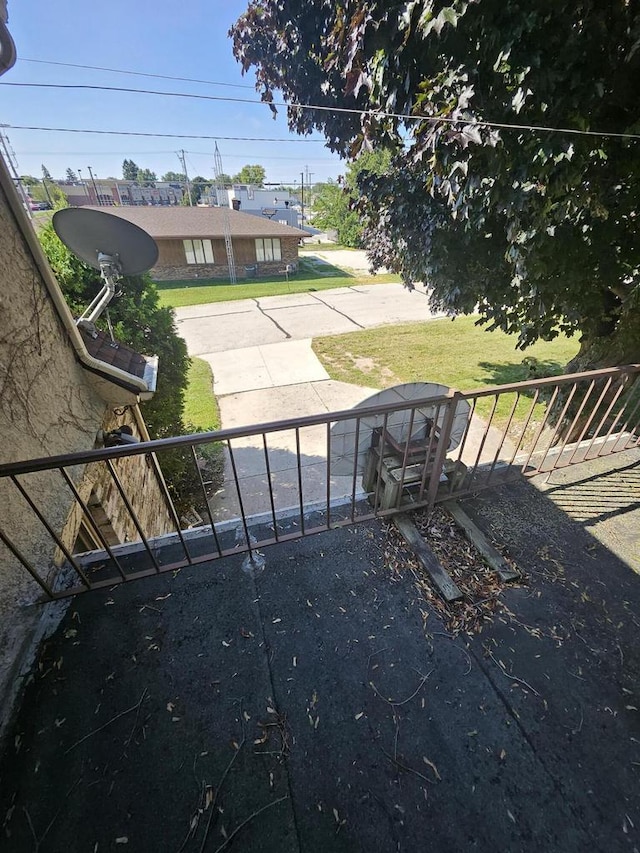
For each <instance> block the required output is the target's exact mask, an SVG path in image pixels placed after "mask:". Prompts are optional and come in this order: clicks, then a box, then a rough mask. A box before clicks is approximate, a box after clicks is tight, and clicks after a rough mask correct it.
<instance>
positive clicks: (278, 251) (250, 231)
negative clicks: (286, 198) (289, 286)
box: [95, 207, 308, 281]
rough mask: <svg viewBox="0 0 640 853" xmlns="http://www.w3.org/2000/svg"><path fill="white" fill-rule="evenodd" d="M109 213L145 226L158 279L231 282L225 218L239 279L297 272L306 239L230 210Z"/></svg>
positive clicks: (288, 228)
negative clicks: (155, 251) (154, 245)
mask: <svg viewBox="0 0 640 853" xmlns="http://www.w3.org/2000/svg"><path fill="white" fill-rule="evenodd" d="M95 209H96V210H98V209H100V208H95ZM108 212H109V213H110V214H112V215H114V216H120V217H121V218H122V219H126V220H127V221H128V222H133V223H134V225H138V226H139V227H140V228H143V229H144V230H145V231H146V232H147V233H148V234H150V235H151V236H152V237H153V239H154V240H155V241H156V243H157V245H158V251H159V255H158V262H157V264H156V266H155V267H153V269H152V270H151V277H152V278H154V279H155V280H156V281H174V280H180V279H191V278H192V279H198V278H219V279H226V278H229V266H228V263H227V250H226V247H225V238H224V232H225V217H226V222H227V224H228V228H229V233H230V235H231V243H232V246H233V255H234V260H235V264H236V275H237V277H238V278H239V279H243V278H250V277H251V278H253V277H256V276H257V277H261V276H268V275H274V274H279V273H284V272H285V270H286V268H287V267H293V268H294V269H295V268H296V267H297V265H298V246H299V243H300V240H301V239H303V238H304V237H308V234H307V233H306V232H305V231H302V230H300V229H299V228H292V227H291V226H289V225H283V224H282V223H280V222H275V221H273V220H272V219H269V218H267V217H264V218H261V217H259V216H251V215H250V214H248V213H242V212H241V211H239V210H232V209H229V208H219V207H110V208H109V211H108Z"/></svg>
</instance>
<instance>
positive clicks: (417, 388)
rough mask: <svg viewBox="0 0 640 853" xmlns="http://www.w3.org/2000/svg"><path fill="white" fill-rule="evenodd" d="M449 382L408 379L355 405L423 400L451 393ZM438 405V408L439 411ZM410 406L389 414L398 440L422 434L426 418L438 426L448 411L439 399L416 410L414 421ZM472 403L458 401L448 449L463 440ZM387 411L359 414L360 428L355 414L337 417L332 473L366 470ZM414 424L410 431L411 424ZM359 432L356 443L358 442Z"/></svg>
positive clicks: (388, 424)
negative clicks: (437, 401)
mask: <svg viewBox="0 0 640 853" xmlns="http://www.w3.org/2000/svg"><path fill="white" fill-rule="evenodd" d="M449 390H450V389H449V387H448V386H447V385H438V384H436V383H435V382H409V383H407V384H405V385H395V386H393V387H392V388H385V390H384V391H379V392H378V393H377V394H373V395H372V396H371V397H367V398H366V400H363V401H362V402H360V403H358V404H357V405H356V406H354V410H357V409H366V408H369V407H372V406H381V405H384V404H386V403H397V404H398V406H401V405H403V404H406V403H409V404H411V403H412V402H413V401H415V400H424V399H426V398H428V397H442V396H444V395H445V394H447V393H448V391H449ZM438 409H439V411H438ZM411 411H412V409H411V407H410V406H409V407H408V408H404V409H399V410H398V411H395V412H390V413H389V414H388V415H387V431H388V432H389V433H390V434H391V435H392V436H393V437H394V438H395V439H396V441H398V442H402V443H404V442H406V441H409V440H410V439H414V440H415V439H418V438H422V437H423V436H424V434H425V427H426V425H427V421H430V422H432V423H433V422H435V424H436V426H440V427H441V426H442V423H443V421H444V415H445V406H444V405H443V404H440V405H439V406H438V404H437V403H434V404H432V405H428V404H427V405H425V406H420V407H419V408H418V409H416V411H415V415H414V416H413V423H411ZM470 412H471V407H470V405H469V403H468V402H467V401H466V400H459V401H458V402H457V404H456V410H455V415H454V418H453V426H452V429H451V438H450V441H449V447H448V448H447V450H448V451H451V450H454V449H455V448H456V447H457V446H458V445H459V444H460V442H461V441H462V438H463V436H464V434H465V430H466V429H467V424H468V423H469V414H470ZM384 419H385V416H384V414H379V415H368V416H366V417H363V418H360V419H359V421H360V428H359V429H358V428H357V423H358V421H357V420H356V418H353V419H352V420H347V421H338V422H337V423H336V424H334V426H333V427H332V428H331V472H332V474H336V475H340V474H344V475H352V474H353V473H354V467H355V470H356V471H357V472H359V473H363V471H364V466H365V462H366V457H367V450H368V449H369V448H370V447H371V439H372V434H373V430H374V429H376V427H382V426H384ZM410 425H411V435H409V426H410ZM356 435H357V443H356Z"/></svg>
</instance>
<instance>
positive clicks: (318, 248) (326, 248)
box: [300, 237, 351, 252]
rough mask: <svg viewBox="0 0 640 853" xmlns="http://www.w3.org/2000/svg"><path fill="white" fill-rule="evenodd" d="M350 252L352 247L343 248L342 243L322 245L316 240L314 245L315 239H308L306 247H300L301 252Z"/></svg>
mask: <svg viewBox="0 0 640 853" xmlns="http://www.w3.org/2000/svg"><path fill="white" fill-rule="evenodd" d="M338 251H340V252H342V251H344V252H349V251H351V247H350V246H341V245H340V243H322V242H320V241H319V240H316V242H315V243H314V241H313V237H308V238H307V242H305V244H304V246H301V247H300V252H338Z"/></svg>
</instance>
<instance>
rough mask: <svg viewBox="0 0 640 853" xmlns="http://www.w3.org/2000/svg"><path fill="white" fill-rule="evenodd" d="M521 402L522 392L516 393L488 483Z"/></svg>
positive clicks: (488, 476)
mask: <svg viewBox="0 0 640 853" xmlns="http://www.w3.org/2000/svg"><path fill="white" fill-rule="evenodd" d="M519 402H520V394H516V397H515V400H514V401H513V406H512V407H511V411H510V413H509V418H508V420H507V423H506V426H505V428H504V429H503V430H501V432H502V439H501V441H500V444H499V445H498V449H497V450H496V454H495V456H494V457H493V462H492V463H491V468H490V469H489V474H488V475H487V479H486V482H487V483H489V481H490V480H491V477H492V476H493V471H494V469H495V467H496V465H497V464H498V459H499V457H500V452H501V450H502V448H503V447H504V444H505V441H508V440H509V428H510V427H511V422H512V420H513V416H514V415H515V413H516V409H517V407H518V403H519ZM496 403H497V400H496Z"/></svg>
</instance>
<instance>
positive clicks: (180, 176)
mask: <svg viewBox="0 0 640 853" xmlns="http://www.w3.org/2000/svg"><path fill="white" fill-rule="evenodd" d="M162 180H163V181H169V182H172V183H184V182H185V181H186V180H187V176H186V175H185V174H184V172H165V173H164V175H163V176H162Z"/></svg>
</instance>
